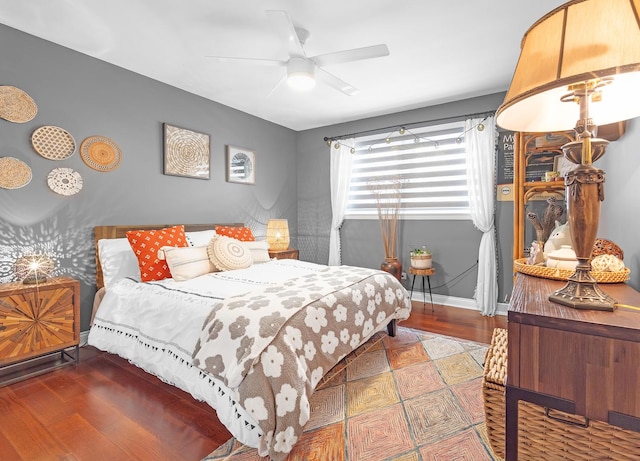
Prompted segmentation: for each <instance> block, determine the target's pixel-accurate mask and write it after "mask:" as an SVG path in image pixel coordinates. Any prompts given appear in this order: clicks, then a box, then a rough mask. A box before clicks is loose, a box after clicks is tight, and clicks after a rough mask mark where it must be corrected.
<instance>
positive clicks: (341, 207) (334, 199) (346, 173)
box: [329, 139, 355, 266]
mask: <svg viewBox="0 0 640 461" xmlns="http://www.w3.org/2000/svg"><path fill="white" fill-rule="evenodd" d="M354 144H355V140H354V139H344V140H342V141H340V148H339V149H335V148H334V147H333V146H329V155H330V156H331V213H332V217H331V231H330V233H329V265H330V266H338V265H340V264H341V262H342V261H341V257H342V255H341V251H340V227H341V226H342V222H343V221H344V216H345V213H346V210H347V199H348V198H349V183H350V181H351V164H352V163H353V154H352V153H351V148H352V147H353V146H354Z"/></svg>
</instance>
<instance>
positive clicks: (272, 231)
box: [267, 219, 289, 251]
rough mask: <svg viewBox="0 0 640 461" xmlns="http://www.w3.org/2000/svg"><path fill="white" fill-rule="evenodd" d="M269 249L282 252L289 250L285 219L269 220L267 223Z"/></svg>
mask: <svg viewBox="0 0 640 461" xmlns="http://www.w3.org/2000/svg"><path fill="white" fill-rule="evenodd" d="M267 242H268V243H269V249H270V250H274V251H282V250H286V249H287V248H289V222H288V221H287V220H286V219H270V220H269V222H268V223H267Z"/></svg>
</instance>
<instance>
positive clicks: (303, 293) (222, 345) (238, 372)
mask: <svg viewBox="0 0 640 461" xmlns="http://www.w3.org/2000/svg"><path fill="white" fill-rule="evenodd" d="M410 310H411V303H410V300H409V296H408V294H407V291H406V290H405V289H404V287H402V285H401V284H400V283H399V282H398V281H397V280H396V278H395V277H393V276H391V275H390V274H388V273H386V272H382V271H377V270H371V269H365V268H358V267H349V266H329V267H327V268H326V269H325V270H322V271H319V272H317V273H314V274H310V275H308V276H304V277H299V278H296V279H291V280H289V281H287V282H285V283H284V284H283V285H279V286H275V287H274V286H271V287H265V288H262V289H259V290H256V291H251V292H250V293H247V294H245V295H241V296H236V297H232V298H228V299H226V300H224V301H222V302H220V303H218V304H217V305H216V306H214V307H213V309H212V310H211V313H210V315H209V317H208V318H207V320H206V322H205V324H204V326H203V330H202V333H201V335H200V338H199V340H198V342H197V344H196V348H195V351H194V354H193V364H194V365H195V366H196V367H198V368H200V369H202V370H204V371H207V372H208V373H211V374H212V375H214V376H215V377H216V378H218V379H220V380H222V381H223V382H225V383H226V384H227V385H228V386H229V387H230V388H231V389H233V390H234V391H235V394H236V395H235V396H234V398H236V399H237V401H238V402H239V403H240V404H241V405H242V406H243V407H244V408H245V409H246V410H247V411H248V412H249V413H250V414H251V415H252V416H253V418H254V419H255V421H256V422H257V423H258V424H259V425H260V428H261V430H262V434H263V435H262V437H261V440H260V446H259V447H257V448H258V452H259V453H260V455H261V456H269V457H270V458H271V459H273V460H276V461H277V460H283V459H285V458H286V456H287V454H288V453H289V452H290V451H291V449H292V448H293V445H294V444H295V443H296V442H297V440H298V437H299V436H300V434H301V433H302V430H303V428H304V425H305V424H306V422H307V421H308V419H309V411H310V410H309V398H310V397H311V395H312V394H313V390H314V389H315V387H316V385H317V384H318V382H319V381H320V380H321V379H322V377H323V376H324V375H325V373H327V372H328V371H329V370H330V369H331V368H332V367H333V366H334V365H335V364H336V363H338V362H339V361H340V360H341V359H342V358H343V357H345V356H346V355H347V354H348V353H350V352H351V351H353V350H354V349H356V348H357V347H358V346H359V345H360V344H362V343H363V342H365V341H366V340H367V339H368V338H369V337H371V335H373V334H374V333H375V332H376V331H379V330H381V329H383V328H384V327H385V326H386V325H387V324H388V323H389V321H390V320H392V319H396V320H404V319H406V318H408V317H409V313H410Z"/></svg>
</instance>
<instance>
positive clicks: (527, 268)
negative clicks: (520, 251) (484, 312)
mask: <svg viewBox="0 0 640 461" xmlns="http://www.w3.org/2000/svg"><path fill="white" fill-rule="evenodd" d="M513 267H514V269H515V270H516V271H517V272H521V273H523V274H527V275H533V276H534V277H541V278H545V279H551V280H567V279H568V278H569V277H570V276H571V275H572V274H573V273H574V271H569V270H564V269H557V268H555V267H547V266H534V265H533V264H527V258H521V259H516V260H515V261H514V262H513ZM630 273H631V271H630V270H629V268H628V267H625V268H624V270H621V271H618V272H606V271H593V270H592V271H591V272H590V274H591V276H592V277H593V278H594V279H596V281H597V282H598V283H623V282H626V281H627V280H629V274H630Z"/></svg>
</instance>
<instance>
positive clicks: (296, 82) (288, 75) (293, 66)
mask: <svg viewBox="0 0 640 461" xmlns="http://www.w3.org/2000/svg"><path fill="white" fill-rule="evenodd" d="M266 14H267V16H268V17H269V18H270V19H271V20H272V22H273V23H274V25H275V26H276V27H277V28H278V30H279V31H280V32H281V33H282V34H283V35H284V36H285V37H286V39H287V42H288V47H289V59H288V60H286V61H282V60H275V59H260V58H239V57H231V56H207V57H210V58H216V59H219V60H222V61H229V60H238V61H244V62H251V63H255V64H261V65H269V66H280V67H285V68H286V72H285V74H284V75H283V76H282V78H281V79H280V80H279V81H278V83H276V85H275V86H274V87H273V88H272V89H271V91H270V92H269V95H270V94H271V93H273V92H274V91H275V89H276V88H278V87H279V86H280V84H281V83H282V82H283V81H285V80H286V82H287V84H288V85H289V86H290V87H291V88H293V89H296V90H308V89H311V88H313V86H314V85H315V83H316V78H317V79H318V80H321V81H322V82H323V83H325V84H327V85H329V86H330V87H332V88H335V89H336V90H338V91H341V92H342V93H344V94H346V95H348V96H353V95H354V94H356V93H358V91H359V90H358V89H357V88H356V87H354V86H352V85H350V84H349V83H347V82H345V81H343V80H341V79H339V78H338V77H336V76H335V75H333V74H331V73H329V72H327V71H326V70H324V69H323V68H322V67H323V66H326V65H330V64H341V63H345V62H353V61H361V60H364V59H372V58H378V57H382V56H388V55H389V49H388V48H387V45H372V46H365V47H362V48H354V49H351V50H344V51H336V52H333V53H327V54H321V55H318V56H311V57H309V56H307V55H306V53H305V51H304V44H305V42H306V41H307V39H308V38H309V31H308V30H306V29H302V28H299V27H294V25H293V22H292V21H291V18H290V17H289V14H288V13H287V12H286V11H281V10H267V11H266Z"/></svg>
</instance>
